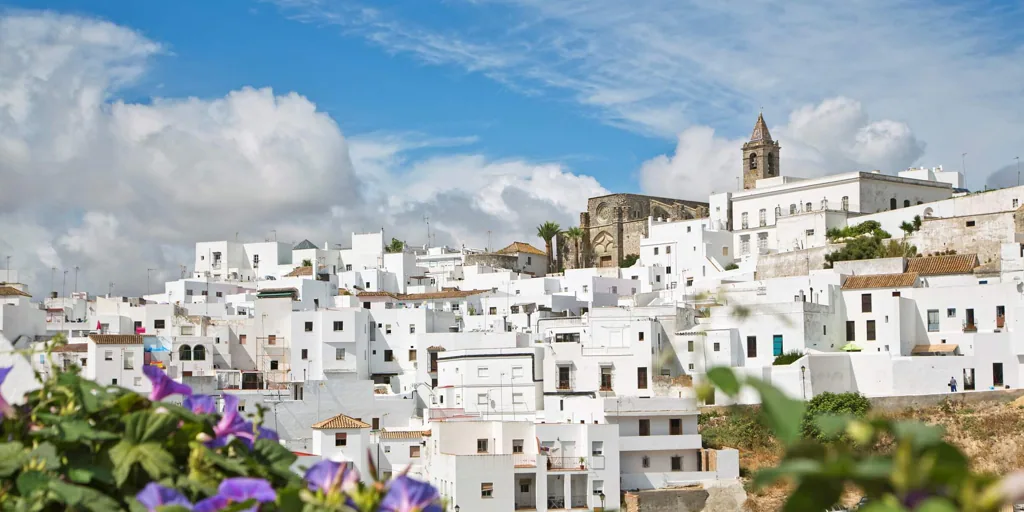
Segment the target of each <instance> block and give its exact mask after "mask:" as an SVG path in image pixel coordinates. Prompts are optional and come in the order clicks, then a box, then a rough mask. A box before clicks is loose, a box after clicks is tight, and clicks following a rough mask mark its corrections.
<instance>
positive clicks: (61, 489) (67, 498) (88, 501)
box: [50, 480, 121, 512]
mask: <svg viewBox="0 0 1024 512" xmlns="http://www.w3.org/2000/svg"><path fill="white" fill-rule="evenodd" d="M50 490H52V491H53V492H54V494H56V495H57V496H58V497H59V498H60V499H61V500H62V501H63V502H64V503H65V504H67V505H69V506H70V507H69V508H73V507H82V508H85V509H86V510H92V511H95V512H104V511H107V510H119V509H120V508H121V505H120V504H119V503H118V502H117V501H115V500H114V499H113V498H111V497H109V496H107V495H106V494H103V493H101V492H99V491H96V490H94V489H90V488H88V487H83V486H81V485H74V484H69V483H64V482H61V481H60V480H50Z"/></svg>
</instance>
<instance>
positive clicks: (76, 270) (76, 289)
mask: <svg viewBox="0 0 1024 512" xmlns="http://www.w3.org/2000/svg"><path fill="white" fill-rule="evenodd" d="M75 293H78V265H75Z"/></svg>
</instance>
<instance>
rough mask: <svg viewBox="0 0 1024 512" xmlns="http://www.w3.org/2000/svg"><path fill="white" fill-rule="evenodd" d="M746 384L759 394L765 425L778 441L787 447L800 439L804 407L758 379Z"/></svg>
mask: <svg viewBox="0 0 1024 512" xmlns="http://www.w3.org/2000/svg"><path fill="white" fill-rule="evenodd" d="M747 384H749V385H750V386H752V387H753V388H754V389H756V390H757V391H758V393H760V394H761V410H762V411H763V413H764V415H765V423H766V424H767V425H768V428H770V429H771V430H772V432H774V433H775V435H776V436H777V437H778V438H779V441H782V443H783V444H784V445H786V446H789V445H791V444H793V443H795V442H796V441H798V440H799V439H800V421H801V420H802V419H803V417H804V409H805V405H804V403H803V402H801V401H799V400H794V399H792V398H789V397H787V396H786V395H784V394H783V393H782V391H779V390H778V389H777V388H775V387H774V386H772V385H771V384H768V383H767V382H764V381H763V380H760V379H754V378H751V379H747Z"/></svg>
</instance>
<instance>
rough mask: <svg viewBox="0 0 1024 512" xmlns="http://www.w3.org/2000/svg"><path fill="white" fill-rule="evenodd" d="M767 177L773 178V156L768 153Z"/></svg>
mask: <svg viewBox="0 0 1024 512" xmlns="http://www.w3.org/2000/svg"><path fill="white" fill-rule="evenodd" d="M768 176H775V155H773V154H771V153H768Z"/></svg>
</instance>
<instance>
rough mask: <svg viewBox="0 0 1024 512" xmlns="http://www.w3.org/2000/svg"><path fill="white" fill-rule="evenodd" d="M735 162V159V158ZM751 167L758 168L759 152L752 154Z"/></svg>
mask: <svg viewBox="0 0 1024 512" xmlns="http://www.w3.org/2000/svg"><path fill="white" fill-rule="evenodd" d="M733 161H734V162H735V160H733ZM750 168H751V169H757V153H751V154H750Z"/></svg>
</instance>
